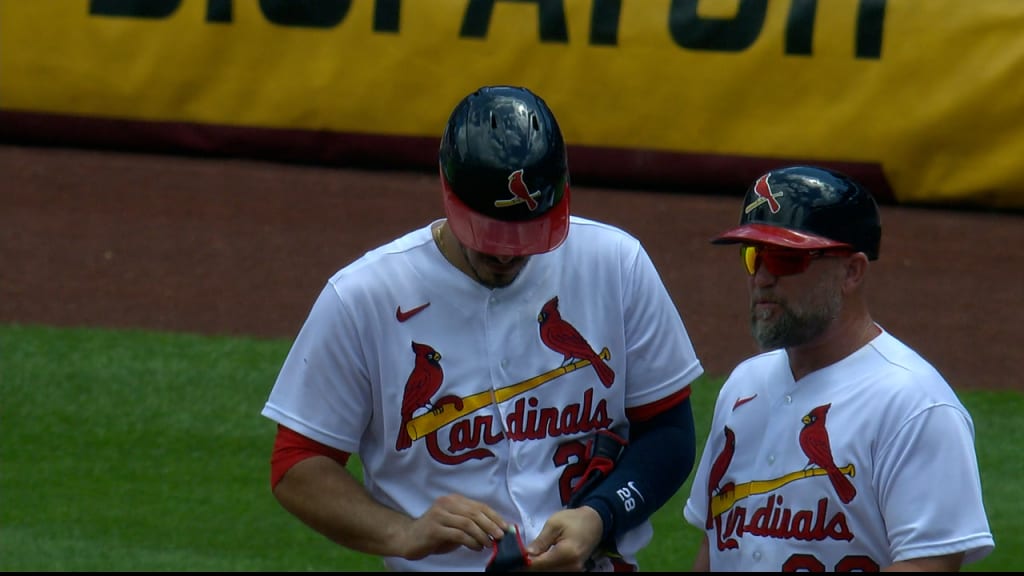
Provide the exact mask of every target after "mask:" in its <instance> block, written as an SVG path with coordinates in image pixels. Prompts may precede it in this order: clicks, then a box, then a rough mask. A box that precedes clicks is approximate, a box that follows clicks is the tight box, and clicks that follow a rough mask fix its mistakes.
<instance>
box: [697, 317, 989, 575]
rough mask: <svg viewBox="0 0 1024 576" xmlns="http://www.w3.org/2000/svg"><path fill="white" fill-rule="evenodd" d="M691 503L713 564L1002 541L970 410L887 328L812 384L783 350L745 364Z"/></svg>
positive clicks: (773, 566)
mask: <svg viewBox="0 0 1024 576" xmlns="http://www.w3.org/2000/svg"><path fill="white" fill-rule="evenodd" d="M684 513H685V516H686V520H687V521H688V522H690V523H691V524H693V525H694V526H696V527H698V528H700V529H702V530H705V533H706V534H707V536H708V543H709V554H710V562H711V569H712V570H713V571H727V572H739V571H761V572H773V571H792V570H809V571H828V572H833V571H835V572H844V571H849V570H863V571H869V570H870V571H874V570H878V569H880V568H885V567H887V566H889V565H890V564H892V563H893V562H897V561H900V560H907V559H912V558H916V557H923V556H935V555H942V554H951V553H955V552H966V557H965V562H971V561H974V560H978V559H980V558H983V557H984V556H986V555H987V554H988V553H989V552H991V550H992V548H993V547H994V541H993V538H992V534H991V532H990V531H989V525H988V520H987V518H986V514H985V508H984V504H983V502H982V492H981V481H980V478H979V474H978V466H977V459H976V454H975V450H974V424H973V422H972V420H971V416H970V415H969V414H968V412H967V410H966V409H964V407H963V405H962V404H961V403H960V401H959V399H958V398H957V396H956V395H955V393H954V392H953V390H952V389H951V388H950V387H949V385H948V384H947V383H946V381H945V380H944V379H943V377H942V376H941V375H940V374H939V373H938V372H937V371H936V370H935V369H934V368H933V367H932V366H931V365H929V364H928V363H927V362H926V361H925V360H924V359H922V358H921V357H920V356H919V355H918V354H917V353H915V352H914V351H913V350H911V349H910V348H908V347H907V346H906V345H904V344H903V343H902V342H900V341H899V340H897V339H896V338H895V337H893V336H892V335H891V334H889V333H887V332H884V331H883V332H882V333H881V334H880V335H879V336H877V337H876V338H874V339H873V340H872V341H871V342H870V343H868V344H867V345H865V346H864V347H862V348H861V349H860V350H858V351H856V352H855V353H853V354H851V355H850V356H848V357H846V358H844V359H843V360H841V361H839V362H837V363H835V364H833V365H831V366H828V367H826V368H822V369H821V370H818V371H816V372H813V373H811V374H808V375H807V376H805V377H804V378H802V379H801V380H800V381H799V382H794V381H793V376H792V373H791V371H790V368H789V360H788V357H787V355H786V353H785V351H783V350H776V351H772V352H768V353H764V354H761V355H758V356H755V357H753V358H751V359H748V360H747V361H745V362H743V363H741V364H740V365H739V366H737V368H736V369H735V370H734V371H733V373H732V374H731V375H730V376H729V379H728V380H727V381H726V382H725V384H724V385H723V387H722V389H721V391H720V393H719V396H718V400H717V403H716V405H715V414H714V417H713V421H712V424H711V430H710V432H709V435H708V440H707V444H706V445H705V448H704V452H703V454H702V456H701V460H700V464H699V465H698V470H697V473H696V475H695V476H694V479H693V486H692V491H691V493H690V497H689V499H688V501H687V503H686V508H685V512H684Z"/></svg>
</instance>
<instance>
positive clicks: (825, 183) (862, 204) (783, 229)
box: [712, 166, 882, 260]
mask: <svg viewBox="0 0 1024 576" xmlns="http://www.w3.org/2000/svg"><path fill="white" fill-rule="evenodd" d="M881 237H882V224H881V219H880V218H879V215H878V205H877V204H876V203H875V199H874V198H872V196H871V194H870V192H868V190H867V188H865V187H864V186H861V185H860V184H858V183H857V182H856V181H854V180H853V179H852V178H850V177H849V176H847V175H845V174H841V173H839V172H836V171H834V170H829V169H827V168H819V167H815V166H789V167H785V168H779V169H776V170H771V171H769V172H767V173H765V174H762V175H761V176H760V177H758V179H757V180H756V181H755V182H754V183H753V184H752V185H751V186H750V188H749V189H748V190H747V195H746V197H745V199H744V201H743V212H742V213H741V214H740V225H739V226H738V227H736V228H733V229H731V230H728V231H726V232H724V233H722V234H720V235H719V236H718V237H716V238H715V239H714V240H712V243H714V244H736V243H748V244H769V245H774V246H782V247H785V248H798V249H804V250H814V249H824V248H839V247H849V248H853V249H854V250H856V251H857V252H864V253H865V254H867V256H868V259H869V260H877V259H878V248H879V244H880V242H881Z"/></svg>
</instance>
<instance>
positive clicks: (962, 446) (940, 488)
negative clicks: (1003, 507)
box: [876, 404, 994, 563]
mask: <svg viewBox="0 0 1024 576" xmlns="http://www.w3.org/2000/svg"><path fill="white" fill-rule="evenodd" d="M876 470H878V472H877V473H878V474H879V478H878V479H877V486H878V490H879V495H878V496H879V505H880V507H881V509H882V514H883V516H884V517H885V518H886V527H887V529H888V531H889V540H890V542H891V543H892V554H893V558H894V559H895V560H896V561H900V560H908V559H912V558H919V557H924V556H937V555H943V554H951V553H956V552H965V553H966V554H965V559H964V561H965V563H966V562H973V561H975V560H978V559H981V558H983V557H984V556H986V555H987V554H988V553H989V552H990V551H991V550H992V549H993V547H994V540H993V538H992V534H991V532H990V530H989V525H988V520H987V517H986V514H985V507H984V503H983V501H982V490H981V479H980V477H979V473H978V466H977V457H976V454H975V448H974V427H973V423H972V422H971V419H970V416H969V415H968V414H966V413H965V412H964V411H962V410H961V409H960V408H959V407H956V406H952V405H949V404H937V405H934V406H931V407H929V408H927V409H925V410H923V411H921V412H920V413H919V414H917V415H915V416H913V417H912V418H911V419H909V420H908V421H907V422H906V423H905V424H904V425H903V426H901V427H900V429H899V430H898V432H897V433H896V435H895V437H894V438H892V440H891V441H889V442H887V444H886V446H883V447H882V448H881V450H880V452H879V461H878V464H877V466H876Z"/></svg>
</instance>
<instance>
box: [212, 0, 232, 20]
mask: <svg viewBox="0 0 1024 576" xmlns="http://www.w3.org/2000/svg"><path fill="white" fill-rule="evenodd" d="M233 8H234V4H232V0H209V2H207V3H206V21H207V22H225V23H231V21H232V20H234V19H235V13H234V10H233Z"/></svg>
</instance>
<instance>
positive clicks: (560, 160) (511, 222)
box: [438, 86, 569, 256]
mask: <svg viewBox="0 0 1024 576" xmlns="http://www.w3.org/2000/svg"><path fill="white" fill-rule="evenodd" d="M438 156H439V164H440V172H441V184H442V188H443V196H444V208H445V213H446V214H447V216H448V224H449V226H451V229H452V232H454V233H455V236H456V237H457V238H458V239H459V242H461V243H462V244H464V245H466V246H468V247H469V248H471V249H473V250H476V251H477V252H483V253H485V254H491V255H496V256H524V255H528V254H540V253H542V252H548V251H551V250H554V249H555V248H557V247H558V246H559V245H561V243H562V242H563V241H565V237H566V236H567V235H568V233H569V166H568V160H567V157H566V151H565V141H564V140H563V139H562V131H561V129H560V128H559V127H558V122H556V121H555V116H554V114H552V112H551V110H550V109H549V108H548V106H547V104H546V103H545V102H544V100H542V99H541V98H540V97H539V96H537V95H536V94H534V93H532V92H530V91H529V90H527V89H526V88H519V87H515V86H486V87H483V88H480V89H479V90H477V91H475V92H473V93H472V94H470V95H468V96H466V97H465V98H463V100H462V101H461V102H459V104H458V105H457V106H456V107H455V109H454V110H453V111H452V113H451V116H450V117H449V118H448V125H447V127H446V128H445V131H444V136H443V137H442V138H441V149H440V153H439V155H438Z"/></svg>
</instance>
